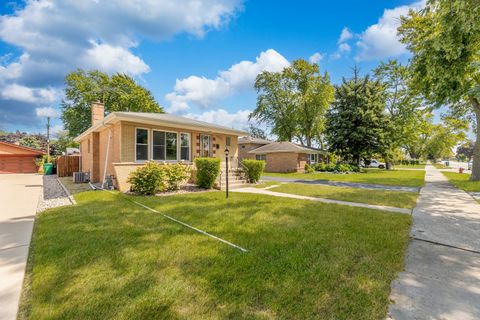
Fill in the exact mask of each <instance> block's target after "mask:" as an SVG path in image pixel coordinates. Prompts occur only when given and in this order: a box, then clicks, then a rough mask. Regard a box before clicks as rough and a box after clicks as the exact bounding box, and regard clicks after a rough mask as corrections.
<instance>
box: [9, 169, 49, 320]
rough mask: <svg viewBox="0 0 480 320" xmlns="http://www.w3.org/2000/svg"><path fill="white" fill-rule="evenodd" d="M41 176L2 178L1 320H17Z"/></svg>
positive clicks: (10, 176)
mask: <svg viewBox="0 0 480 320" xmlns="http://www.w3.org/2000/svg"><path fill="white" fill-rule="evenodd" d="M41 191H42V176H40V175H36V174H2V175H0V319H1V320H10V319H16V315H17V309H18V302H19V299H20V293H21V290H22V283H23V277H24V273H25V266H26V263H27V257H28V246H29V244H30V238H31V235H32V228H33V221H34V218H35V212H36V208H37V203H38V199H39V196H40V192H41Z"/></svg>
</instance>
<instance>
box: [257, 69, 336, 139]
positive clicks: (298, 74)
mask: <svg viewBox="0 0 480 320" xmlns="http://www.w3.org/2000/svg"><path fill="white" fill-rule="evenodd" d="M255 89H256V90H257V92H258V97H257V107H256V108H255V110H254V111H253V112H252V114H251V115H250V118H251V119H255V120H257V121H259V122H263V123H266V124H268V125H269V126H270V127H271V128H272V133H273V134H275V135H277V137H278V139H279V140H281V141H285V140H286V141H292V140H293V139H297V140H298V141H300V142H301V143H302V144H304V145H307V146H311V145H312V144H313V143H314V142H315V141H316V142H318V140H319V139H318V138H319V136H320V135H321V134H322V133H323V131H324V126H325V114H326V111H327V109H328V107H329V105H330V103H331V101H332V100H333V96H334V88H333V86H332V85H331V83H330V77H329V76H328V74H327V73H325V74H324V75H321V74H320V73H319V68H318V64H310V63H309V62H307V61H305V60H303V59H300V60H296V61H294V62H293V63H292V65H291V66H290V67H287V68H285V69H284V70H283V71H282V72H268V71H264V72H262V73H261V74H259V75H258V76H257V79H256V81H255Z"/></svg>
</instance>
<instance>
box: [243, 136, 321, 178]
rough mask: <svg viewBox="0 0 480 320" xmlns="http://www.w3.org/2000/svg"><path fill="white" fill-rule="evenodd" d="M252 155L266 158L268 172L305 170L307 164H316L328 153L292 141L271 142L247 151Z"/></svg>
mask: <svg viewBox="0 0 480 320" xmlns="http://www.w3.org/2000/svg"><path fill="white" fill-rule="evenodd" d="M247 153H248V154H249V155H250V157H249V158H253V157H255V159H257V160H265V162H266V163H265V171H266V172H303V171H304V170H305V164H307V163H308V164H314V163H316V162H319V161H320V159H321V158H322V157H323V156H325V155H326V152H325V151H324V150H321V149H316V148H311V147H305V146H301V145H298V144H296V143H292V142H287V141H283V142H270V143H268V144H265V145H263V146H261V147H258V148H255V149H253V150H250V151H248V152H247Z"/></svg>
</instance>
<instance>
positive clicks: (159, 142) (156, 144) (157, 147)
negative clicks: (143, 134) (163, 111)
mask: <svg viewBox="0 0 480 320" xmlns="http://www.w3.org/2000/svg"><path fill="white" fill-rule="evenodd" d="M152 149H153V150H152V159H153V160H165V132H163V131H155V130H154V131H153V147H152Z"/></svg>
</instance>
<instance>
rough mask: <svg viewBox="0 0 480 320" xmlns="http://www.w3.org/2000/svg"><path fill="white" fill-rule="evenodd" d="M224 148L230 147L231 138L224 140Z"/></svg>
mask: <svg viewBox="0 0 480 320" xmlns="http://www.w3.org/2000/svg"><path fill="white" fill-rule="evenodd" d="M225 146H227V147H231V146H232V138H231V137H226V138H225Z"/></svg>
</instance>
